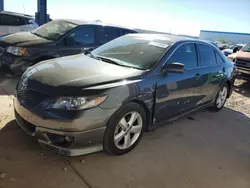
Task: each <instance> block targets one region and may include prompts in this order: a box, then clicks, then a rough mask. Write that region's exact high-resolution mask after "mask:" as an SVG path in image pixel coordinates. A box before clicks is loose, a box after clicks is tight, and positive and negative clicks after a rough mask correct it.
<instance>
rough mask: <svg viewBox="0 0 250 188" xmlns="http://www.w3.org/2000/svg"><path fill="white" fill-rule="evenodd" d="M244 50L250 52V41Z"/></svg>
mask: <svg viewBox="0 0 250 188" xmlns="http://www.w3.org/2000/svg"><path fill="white" fill-rule="evenodd" d="M242 51H243V52H250V43H248V44H247V45H246V46H245V47H244V48H243V49H242Z"/></svg>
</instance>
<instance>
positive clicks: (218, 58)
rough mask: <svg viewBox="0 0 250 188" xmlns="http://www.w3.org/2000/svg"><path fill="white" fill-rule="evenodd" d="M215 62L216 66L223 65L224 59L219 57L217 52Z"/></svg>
mask: <svg viewBox="0 0 250 188" xmlns="http://www.w3.org/2000/svg"><path fill="white" fill-rule="evenodd" d="M215 55H216V60H217V63H218V64H222V63H225V61H224V59H223V58H222V57H221V55H220V54H219V53H218V52H215Z"/></svg>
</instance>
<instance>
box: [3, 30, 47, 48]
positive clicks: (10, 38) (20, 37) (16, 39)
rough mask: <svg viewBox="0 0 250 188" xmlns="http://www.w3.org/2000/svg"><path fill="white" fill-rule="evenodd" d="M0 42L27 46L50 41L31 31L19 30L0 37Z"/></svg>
mask: <svg viewBox="0 0 250 188" xmlns="http://www.w3.org/2000/svg"><path fill="white" fill-rule="evenodd" d="M0 42H1V43H5V44H7V45H13V46H21V47H28V46H35V45H38V44H47V43H50V42H52V41H50V40H47V39H44V38H41V37H38V36H36V35H34V34H32V33H31V32H20V33H14V34H10V35H7V36H4V37H2V38H1V39H0Z"/></svg>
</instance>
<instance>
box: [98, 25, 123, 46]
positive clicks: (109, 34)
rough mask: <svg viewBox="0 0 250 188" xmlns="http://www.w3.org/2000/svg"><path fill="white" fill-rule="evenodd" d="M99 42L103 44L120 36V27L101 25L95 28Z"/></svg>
mask: <svg viewBox="0 0 250 188" xmlns="http://www.w3.org/2000/svg"><path fill="white" fill-rule="evenodd" d="M97 35H98V38H99V43H100V44H105V43H107V42H109V41H111V40H113V39H115V38H117V37H119V36H120V29H117V28H112V27H101V28H99V29H97Z"/></svg>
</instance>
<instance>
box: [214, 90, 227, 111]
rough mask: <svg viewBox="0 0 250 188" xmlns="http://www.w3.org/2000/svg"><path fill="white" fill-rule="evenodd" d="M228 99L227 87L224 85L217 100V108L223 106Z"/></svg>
mask: <svg viewBox="0 0 250 188" xmlns="http://www.w3.org/2000/svg"><path fill="white" fill-rule="evenodd" d="M226 99H227V87H223V88H222V89H221V90H220V92H219V95H218V98H217V100H216V106H217V108H221V107H222V106H223V105H224V103H225V101H226Z"/></svg>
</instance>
